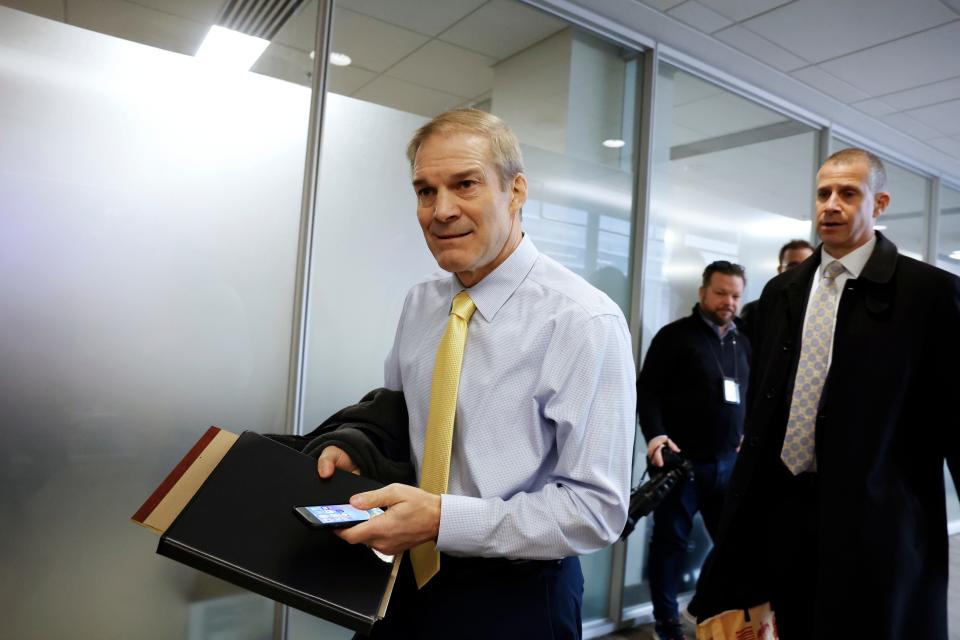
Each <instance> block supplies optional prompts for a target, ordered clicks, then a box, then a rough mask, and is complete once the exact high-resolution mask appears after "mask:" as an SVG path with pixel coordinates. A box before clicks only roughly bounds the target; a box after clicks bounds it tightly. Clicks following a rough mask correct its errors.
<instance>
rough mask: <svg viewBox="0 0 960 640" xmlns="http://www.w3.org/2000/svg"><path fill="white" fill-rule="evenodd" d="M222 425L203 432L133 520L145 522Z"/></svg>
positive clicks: (134, 515) (138, 510) (215, 435)
mask: <svg viewBox="0 0 960 640" xmlns="http://www.w3.org/2000/svg"><path fill="white" fill-rule="evenodd" d="M220 431H221V429H220V427H210V428H209V429H207V432H206V433H205V434H203V437H201V438H200V439H199V440H197V443H196V444H195V445H193V448H192V449H190V451H188V452H187V455H185V456H184V457H183V460H181V461H180V463H179V464H178V465H177V466H175V467H174V468H173V470H172V471H171V472H170V473H169V474H167V477H166V478H165V479H164V481H163V482H161V483H160V486H159V487H157V488H156V490H155V491H154V492H153V493H152V494H150V497H149V498H147V501H146V502H144V503H143V506H142V507H140V508H139V509H137V512H136V513H135V514H133V520H134V521H135V522H139V523H140V524H143V523H144V522H145V521H146V520H147V518H148V517H149V516H150V514H151V513H152V512H153V510H154V509H156V508H157V505H158V504H160V501H161V500H163V498H164V496H166V495H167V493H169V492H170V489H172V488H173V485H175V484H177V481H178V480H180V478H182V477H183V474H184V473H186V472H187V469H189V468H190V465H192V464H193V463H194V462H196V460H197V458H199V457H200V454H201V453H203V450H204V449H206V448H207V445H209V444H210V443H211V442H212V441H213V439H214V438H215V437H217V434H218V433H220Z"/></svg>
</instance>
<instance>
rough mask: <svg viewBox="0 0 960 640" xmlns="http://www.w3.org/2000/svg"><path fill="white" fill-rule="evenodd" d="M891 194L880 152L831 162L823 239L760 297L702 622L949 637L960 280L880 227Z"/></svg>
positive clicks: (958, 436)
mask: <svg viewBox="0 0 960 640" xmlns="http://www.w3.org/2000/svg"><path fill="white" fill-rule="evenodd" d="M885 182H886V176H885V171H884V168H883V164H882V163H881V162H880V160H879V159H878V158H876V157H875V156H873V155H872V154H870V153H868V152H866V151H863V150H859V149H845V150H843V151H840V152H838V153H836V154H834V155H833V156H831V157H830V158H829V159H828V160H827V162H826V163H825V164H824V165H823V167H822V168H821V169H820V171H819V173H818V174H817V195H816V203H817V213H816V225H817V233H818V234H819V236H820V238H821V240H822V245H821V246H820V247H818V249H817V251H816V252H814V254H813V255H812V256H811V257H810V258H809V259H807V260H806V261H805V262H804V263H803V264H802V265H801V266H799V267H797V268H796V269H793V270H791V271H788V272H786V273H783V274H781V275H780V276H777V277H776V278H775V279H773V280H772V281H771V282H770V283H769V284H768V285H767V286H766V287H765V289H764V291H763V294H762V296H761V298H760V304H759V307H758V309H757V318H756V320H757V323H756V334H755V338H754V360H753V362H752V366H751V380H750V391H749V399H748V414H747V421H746V425H745V439H744V443H743V446H742V448H741V451H740V455H739V458H738V461H737V464H736V467H735V469H734V472H733V477H732V479H731V483H730V490H729V491H730V492H729V494H728V499H727V503H726V506H725V509H724V515H723V518H722V523H721V528H720V540H719V542H718V544H717V546H716V547H715V548H714V550H713V552H712V554H711V557H710V558H709V559H708V561H707V563H706V565H705V567H704V570H703V572H702V574H701V577H700V582H699V584H698V589H697V594H696V596H695V598H694V600H693V601H692V602H691V604H690V606H689V611H690V612H691V613H692V614H693V615H695V616H697V618H698V620H700V621H702V620H704V619H705V618H708V617H710V616H712V615H715V614H717V613H719V612H721V611H724V610H728V609H736V608H744V607H749V606H753V605H757V604H760V603H763V602H771V603H772V605H773V609H774V611H775V614H776V616H777V625H778V627H779V631H780V638H781V639H782V640H811V639H830V638H870V639H871V640H883V639H888V638H889V639H891V640H893V639H904V638H923V639H924V640H946V638H947V620H946V593H947V570H948V569H947V567H948V562H947V560H948V547H947V532H946V514H945V498H944V478H943V461H944V458H946V460H947V462H948V463H949V466H950V470H951V472H952V473H953V477H954V481H955V482H956V481H957V480H960V477H958V476H960V424H958V422H960V418H958V413H957V409H956V407H957V400H956V397H955V396H956V394H957V391H958V389H957V386H958V385H957V382H958V379H960V377H958V375H957V367H958V363H960V279H958V278H957V277H956V276H953V275H951V274H949V273H947V272H945V271H942V270H940V269H937V268H935V267H932V266H930V265H927V264H924V263H922V262H919V261H917V260H913V259H911V258H908V257H906V256H903V255H899V254H898V253H897V248H896V246H895V245H894V244H893V243H892V242H891V241H890V240H888V239H887V238H885V237H884V236H883V235H882V234H880V233H878V232H874V229H873V227H874V222H875V221H876V219H877V217H878V216H879V215H880V214H881V213H882V212H883V211H884V209H885V208H886V207H887V205H888V203H889V201H890V196H889V194H888V193H886V192H885V190H884V188H885ZM837 261H839V262H840V263H841V264H842V267H843V268H839V265H835V266H834V267H831V264H830V263H833V262H837ZM824 275H826V276H827V277H826V278H824ZM818 289H824V292H821V293H819V294H818ZM827 291H835V292H836V295H835V298H834V301H833V302H832V303H830V302H827V303H824V300H825V299H826V298H825V296H826V293H825V292H827ZM831 306H832V315H831V312H830V307H831ZM825 310H826V311H825ZM824 322H827V324H828V325H832V331H828V332H827V339H826V341H825V342H824V341H823V340H821V339H820V338H817V337H816V329H817V328H818V327H819V328H823V326H824ZM831 347H832V348H831ZM822 351H825V355H826V358H825V362H822V363H820V362H818V361H817V358H816V357H815V356H816V354H817V353H819V352H822ZM817 372H822V373H823V374H824V375H823V376H818V375H817ZM818 387H819V388H818ZM811 398H812V400H811ZM806 405H809V414H808V415H805V414H804V409H805V406H806ZM804 417H806V418H807V420H804ZM805 429H807V430H808V433H807V434H805V433H804V430H805ZM785 442H786V444H785Z"/></svg>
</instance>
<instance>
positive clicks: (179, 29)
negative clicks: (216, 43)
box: [67, 0, 210, 56]
mask: <svg viewBox="0 0 960 640" xmlns="http://www.w3.org/2000/svg"><path fill="white" fill-rule="evenodd" d="M67 19H68V21H69V23H70V24H72V25H75V26H78V27H82V28H84V29H89V30H91V31H96V32H98V33H105V34H107V35H111V36H116V37H118V38H123V39H125V40H130V41H132V42H140V43H142V44H146V45H149V46H151V47H158V48H160V49H166V50H168V51H175V52H177V53H183V54H186V55H190V56H192V55H193V54H195V53H196V52H197V49H198V48H199V47H200V43H201V42H203V38H204V37H205V36H206V35H207V31H209V30H210V25H209V24H201V23H199V22H194V21H193V20H188V19H187V18H182V17H180V16H175V15H172V14H169V13H163V12H161V11H156V10H154V9H149V8H147V7H141V6H140V5H136V4H132V3H130V2H123V1H122V0H70V6H69V11H68V14H67Z"/></svg>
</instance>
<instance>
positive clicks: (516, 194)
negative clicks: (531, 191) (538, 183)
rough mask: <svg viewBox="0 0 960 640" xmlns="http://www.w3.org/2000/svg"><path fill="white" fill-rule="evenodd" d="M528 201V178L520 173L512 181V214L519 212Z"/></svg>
mask: <svg viewBox="0 0 960 640" xmlns="http://www.w3.org/2000/svg"><path fill="white" fill-rule="evenodd" d="M526 201H527V176H525V175H523V174H522V173H518V174H517V175H515V176H513V180H511V181H510V213H516V212H519V211H520V209H521V208H523V205H524V203H525V202H526Z"/></svg>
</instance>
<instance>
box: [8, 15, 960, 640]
mask: <svg viewBox="0 0 960 640" xmlns="http://www.w3.org/2000/svg"><path fill="white" fill-rule="evenodd" d="M227 4H228V3H227V2H225V1H224V0H200V1H198V2H191V3H183V2H176V3H158V2H154V1H152V0H151V1H144V2H137V3H134V2H125V1H123V0H113V1H112V2H111V3H90V2H73V1H69V2H63V3H60V2H53V3H50V2H24V1H22V0H0V5H11V6H14V7H15V8H17V9H26V10H28V11H32V12H34V13H36V14H37V15H28V14H26V13H23V12H21V11H15V10H12V9H8V8H4V7H3V6H0V87H2V93H3V96H4V99H3V100H0V244H2V248H3V250H2V251H0V267H2V268H0V294H2V297H3V299H4V300H9V301H13V304H7V305H0V308H2V312H0V317H2V318H3V321H4V322H3V324H2V329H0V362H2V364H0V409H2V415H3V416H4V423H3V428H2V429H0V460H2V464H0V480H2V483H3V490H2V491H0V519H2V521H3V522H4V524H5V527H4V534H3V536H0V563H2V564H3V566H4V569H5V570H4V572H3V573H2V576H0V602H3V603H4V610H5V611H6V612H8V613H7V615H6V616H5V617H4V619H3V621H2V622H0V636H2V637H7V636H9V637H17V638H20V637H60V636H67V635H71V636H80V637H137V638H158V639H159V638H164V639H166V638H180V637H182V638H189V639H191V640H194V639H196V640H200V639H213V638H224V639H226V638H244V639H261V638H263V639H265V638H272V637H278V636H277V635H275V634H276V633H277V629H278V628H280V627H282V625H280V626H277V625H275V608H274V604H273V602H272V601H269V600H267V599H264V598H260V597H258V596H254V595H252V594H250V593H248V592H245V591H243V590H240V589H237V588H234V587H232V586H230V585H227V584H225V583H223V582H220V581H218V580H215V579H213V578H209V577H207V576H205V575H204V574H200V573H197V572H194V571H192V570H189V569H186V568H185V567H182V566H180V565H178V564H176V563H174V562H172V561H170V560H167V559H165V558H160V557H158V556H156V555H155V554H154V552H153V551H154V549H155V546H156V537H155V536H154V535H153V534H151V533H149V532H147V531H145V530H141V529H140V528H138V527H135V526H134V525H132V524H130V523H129V521H128V519H129V516H130V514H131V513H133V511H134V510H135V509H136V508H137V507H138V506H139V504H140V502H141V501H142V500H143V499H144V498H145V497H146V495H147V494H148V493H149V491H150V490H151V489H152V488H153V487H154V486H156V484H157V483H158V482H159V481H160V480H161V479H162V477H163V476H164V474H165V473H166V472H167V471H168V470H169V469H170V467H171V466H172V465H173V464H174V463H175V462H176V461H177V460H178V459H179V458H180V457H181V456H182V455H183V453H184V452H185V451H186V450H187V449H188V448H189V446H190V445H191V444H192V443H193V442H194V441H195V439H196V438H197V437H198V435H199V434H200V432H202V431H203V430H204V429H205V427H206V426H208V425H210V424H219V425H221V426H223V427H226V428H233V429H236V430H242V429H246V428H249V429H253V430H258V431H262V432H279V431H283V430H284V429H285V428H287V426H288V425H289V424H291V419H290V417H289V416H287V415H286V405H287V397H288V379H289V378H288V375H289V371H290V367H291V358H290V355H289V354H290V344H291V341H292V340H295V339H297V336H292V335H291V327H292V326H296V324H295V323H294V321H293V315H294V312H293V309H294V299H295V295H296V287H297V277H296V270H297V261H298V259H300V258H302V256H301V257H300V258H298V254H297V248H298V244H300V243H301V242H305V240H304V239H303V238H300V237H299V235H298V234H299V233H300V230H299V229H300V222H301V221H300V215H301V206H302V203H301V194H302V190H303V189H302V187H303V174H304V166H305V163H304V157H305V151H306V150H307V149H306V147H307V125H308V121H309V119H310V118H311V116H312V117H316V114H310V113H309V106H310V100H311V97H312V96H311V92H310V89H309V86H310V83H311V81H312V69H313V58H314V56H315V52H314V43H315V35H316V33H315V29H316V26H315V25H316V24H317V3H316V1H309V0H307V1H294V2H290V3H287V5H286V6H288V7H292V8H293V10H292V11H290V12H289V14H288V15H286V16H285V18H284V19H283V20H282V21H281V22H280V23H279V24H278V25H277V30H276V31H275V32H274V33H272V35H271V36H270V37H269V38H268V40H269V41H270V42H269V46H267V48H266V50H265V51H264V52H263V53H262V54H261V56H260V57H259V59H257V61H256V62H255V63H254V64H253V67H252V69H251V71H250V72H246V71H236V72H231V71H225V70H212V69H210V68H208V67H206V66H204V65H202V64H201V63H200V62H199V61H197V60H196V59H195V58H194V57H193V55H194V53H196V51H197V49H198V47H199V45H200V43H201V42H202V40H203V39H204V36H205V34H206V33H207V31H208V30H209V28H210V26H211V25H212V24H214V23H217V22H219V21H221V20H222V19H223V18H224V15H223V9H224V7H225V6H227ZM273 4H274V5H276V4H277V3H273ZM65 23H66V24H65ZM330 48H331V51H332V54H331V55H330V57H329V60H330V62H331V66H329V67H328V76H327V86H326V89H327V94H326V106H325V110H326V111H325V121H324V127H323V141H324V143H323V148H322V158H321V164H320V170H319V175H318V176H317V180H318V194H317V199H316V201H317V206H316V211H315V212H314V215H315V227H314V228H315V229H316V232H315V238H314V242H313V245H312V246H311V247H310V251H311V254H310V262H311V264H312V272H311V277H310V278H309V288H308V289H307V291H306V294H307V295H308V298H309V321H308V326H307V327H306V328H305V333H306V335H305V340H306V362H305V365H304V368H303V388H304V389H305V394H304V406H303V407H302V414H303V421H302V422H303V423H302V425H300V426H302V428H303V429H304V430H308V429H310V428H312V427H313V426H314V425H316V424H318V423H319V422H320V421H322V420H323V419H324V418H326V417H327V416H328V415H329V414H330V413H332V412H333V411H335V410H337V409H339V408H340V407H342V406H344V405H345V404H350V403H352V402H355V401H356V400H357V399H358V398H359V397H360V395H362V394H363V393H364V392H366V391H368V390H370V389H372V388H374V387H377V386H379V385H380V384H382V375H383V373H382V362H383V358H384V356H385V354H386V351H387V349H388V348H389V346H390V343H391V341H392V338H393V330H394V328H395V325H396V320H397V317H398V316H399V313H400V305H401V304H402V300H403V298H404V294H405V292H406V290H407V289H408V287H409V286H410V285H411V284H412V283H414V282H416V281H417V280H418V279H419V278H420V277H421V276H423V275H424V274H426V273H430V272H432V271H435V269H436V265H435V263H434V261H433V259H432V257H431V256H430V254H429V252H428V251H427V250H426V248H425V245H424V242H423V238H422V235H421V233H420V230H419V228H418V226H417V224H416V221H415V209H414V207H415V203H414V197H413V193H412V189H411V188H410V186H409V184H408V177H409V167H408V165H407V162H406V159H405V157H404V149H405V145H406V142H407V140H408V138H409V135H410V134H411V132H412V131H413V130H414V129H415V128H416V127H417V126H419V125H420V124H422V123H423V122H425V121H426V120H427V119H428V118H430V117H431V116H433V115H435V114H437V113H439V112H441V111H443V110H445V109H448V108H451V107H457V106H475V107H477V108H481V109H486V110H489V111H491V112H493V113H495V114H497V115H500V116H502V117H503V118H504V119H505V120H506V121H507V122H508V123H509V124H511V125H512V126H513V127H514V129H515V130H516V132H517V133H518V136H519V137H520V140H521V143H522V146H523V151H524V154H525V159H526V163H527V174H528V177H529V178H530V184H531V190H530V199H529V201H528V203H527V206H526V207H525V209H524V213H523V215H524V228H525V229H526V231H527V232H528V233H529V234H530V235H531V237H532V238H533V239H534V241H535V242H536V243H537V246H538V247H539V248H540V250H542V251H544V252H546V253H548V254H549V255H551V256H553V257H554V258H556V259H557V260H559V261H560V262H562V263H563V264H565V265H567V266H568V267H569V268H571V269H573V270H574V271H576V272H577V273H580V274H581V275H583V276H584V277H586V278H588V279H589V280H591V281H592V282H593V283H594V284H595V285H596V286H598V287H599V288H601V289H603V290H604V291H606V292H607V293H608V294H609V295H610V296H611V297H612V298H613V299H614V300H615V301H617V302H618V304H620V305H621V307H622V308H623V309H624V312H625V314H626V315H627V316H628V318H630V317H632V318H633V319H634V326H639V327H640V330H639V332H638V333H639V334H638V335H637V336H636V340H637V343H638V344H639V354H638V358H641V361H642V355H643V353H644V352H645V349H646V346H647V345H648V344H649V342H650V339H651V338H652V337H653V335H654V334H655V333H656V331H657V330H658V329H659V328H660V327H661V326H663V325H664V324H666V323H667V322H670V321H672V320H674V319H676V318H678V317H680V316H682V315H685V314H687V313H689V312H690V308H691V307H692V306H693V304H694V302H695V300H696V290H697V288H698V286H699V276H700V272H701V270H702V269H703V267H704V265H705V264H706V263H708V262H710V261H712V260H714V259H721V258H722V259H728V260H734V261H737V262H740V263H741V264H743V265H744V266H745V267H746V269H747V280H748V282H747V288H746V294H745V297H744V298H745V299H744V302H746V301H749V300H752V299H755V298H756V297H757V296H758V295H759V292H760V290H761V289H762V287H763V285H764V284H765V282H766V281H767V279H768V278H770V277H772V276H773V275H774V273H775V271H776V266H777V250H778V249H779V247H780V246H781V245H782V244H783V243H784V242H785V241H786V240H789V239H793V238H808V239H810V238H811V234H812V226H811V212H812V211H813V197H812V194H813V183H814V174H815V171H816V168H817V158H818V157H819V150H818V140H819V138H820V136H821V134H822V133H823V130H820V129H816V130H815V129H812V128H810V127H809V126H807V125H805V124H803V123H800V122H797V121H795V120H793V119H791V118H789V117H787V116H785V115H783V114H781V113H778V112H776V111H773V110H771V109H768V108H766V107H763V106H760V105H759V104H757V103H756V102H754V101H752V100H751V99H748V98H746V97H744V95H742V94H738V93H735V92H733V91H731V90H729V89H728V88H725V87H723V86H720V85H718V84H715V83H712V82H710V81H707V80H705V79H703V78H702V77H700V76H699V75H698V73H697V72H695V71H694V70H693V68H692V67H689V66H684V67H683V68H680V67H677V66H673V65H671V64H670V63H669V61H668V62H663V63H661V64H660V65H659V68H658V69H657V71H656V79H655V85H656V88H655V92H654V93H652V94H651V95H649V96H647V95H644V94H643V93H642V92H641V91H640V90H639V87H640V80H641V79H642V78H641V77H640V75H641V73H640V67H641V66H642V65H641V64H640V63H641V62H642V61H643V58H642V54H639V53H638V52H637V51H635V50H634V49H631V48H629V47H624V46H621V45H618V44H613V43H611V42H609V41H607V40H605V39H603V38H601V37H599V36H598V35H596V34H592V33H588V32H587V31H585V30H582V29H579V28H577V27H573V26H571V25H570V24H568V23H567V22H564V21H563V20H560V19H558V18H555V17H552V16H549V15H547V14H545V13H542V12H540V11H538V10H535V9H532V8H531V7H529V6H527V5H525V4H523V3H522V2H519V1H517V2H512V1H500V0H491V1H488V0H457V1H456V2H444V1H440V0H433V1H430V2H426V1H418V2H383V1H378V0H338V1H337V2H336V5H335V11H334V23H333V29H332V43H331V47H330ZM333 53H335V54H340V55H333ZM646 80H648V81H649V80H650V79H649V78H647V79H646ZM648 84H649V82H648ZM648 100H655V102H654V103H653V104H652V105H651V108H652V112H653V118H652V122H653V127H652V131H649V132H647V131H639V130H638V128H637V126H636V123H637V122H639V118H637V112H638V110H639V109H640V106H641V105H642V104H644V102H645V101H648ZM648 137H649V138H650V142H651V145H652V146H651V149H652V160H651V162H650V163H649V166H646V167H638V166H637V162H636V157H637V154H636V152H635V147H636V148H639V145H640V143H641V141H642V144H643V145H646V144H647V141H648ZM824 137H825V136H824ZM605 141H606V142H608V144H607V145H605V144H604V142H605ZM830 143H831V144H830V146H831V148H832V150H836V149H838V148H840V147H841V146H848V145H846V144H844V143H843V142H842V141H840V140H837V139H831V141H830ZM896 160H898V159H887V162H888V170H889V173H890V191H891V193H892V195H893V201H892V204H891V208H890V210H888V212H887V213H886V214H885V216H884V217H883V218H882V219H881V221H880V224H881V225H885V226H886V229H885V230H884V232H885V233H887V234H888V235H889V236H890V237H891V239H893V240H894V241H895V242H896V243H897V245H898V246H899V248H900V250H901V251H902V252H903V253H905V254H907V255H912V256H915V257H922V256H923V254H924V247H925V246H927V240H926V234H927V233H928V232H927V229H928V228H929V224H928V221H929V220H931V219H932V218H931V216H933V215H937V216H938V218H937V220H936V221H937V225H935V226H936V227H937V228H938V235H937V237H936V242H935V244H934V246H936V247H938V250H937V251H936V255H935V256H927V259H929V260H930V261H931V262H935V263H936V264H937V265H938V266H940V267H942V268H944V269H947V270H950V271H953V272H954V273H960V222H957V221H958V220H960V189H958V188H957V185H956V184H943V185H942V186H941V188H940V191H939V193H938V196H939V197H938V198H929V196H928V192H929V190H930V189H931V184H935V183H931V180H930V178H929V176H925V175H922V174H920V173H917V172H915V171H913V170H910V169H907V168H906V165H907V164H909V162H908V161H907V160H906V159H901V160H903V162H897V161H896ZM647 173H649V176H647ZM647 177H649V183H650V185H651V188H650V194H649V202H637V201H636V200H635V196H634V193H635V188H634V185H636V184H642V183H643V182H644V180H645V179H646V178H647ZM931 201H933V202H939V210H938V211H930V210H929V208H930V207H929V203H930V202H931ZM638 212H644V215H642V216H640V214H639V213H638ZM637 220H643V224H642V225H639V226H638V225H637V223H636V221H637ZM640 246H643V247H645V251H644V254H643V255H640V256H634V255H633V251H634V249H633V248H634V247H640ZM632 264H642V265H643V269H642V271H643V273H642V274H641V273H640V272H633V271H632V270H631V268H630V265H632ZM640 278H642V279H643V282H642V286H639V284H640V283H639V282H638V280H639V279H640ZM635 285H637V286H635ZM631 291H642V292H643V294H642V299H640V298H639V297H638V298H633V299H631V295H630V292H631ZM644 451H645V446H644V443H643V440H642V438H638V441H637V453H636V460H637V464H636V468H635V478H634V484H637V483H639V482H640V480H641V474H642V472H643V470H644V468H643V467H644V458H643V452H644ZM948 496H949V497H948V517H949V518H950V520H951V522H952V525H951V526H952V527H953V530H954V531H956V530H958V529H960V503H958V501H957V498H956V491H955V489H952V487H951V486H950V483H949V478H948ZM52 505H53V506H55V507H56V508H54V507H53V506H52ZM65 523H66V524H65ZM648 524H649V523H647V522H646V521H641V522H640V525H639V526H638V527H637V530H636V531H635V533H634V534H633V535H632V536H631V538H630V540H629V542H628V544H627V549H626V552H625V553H622V549H618V550H617V552H616V553H614V552H612V551H611V550H609V549H608V550H605V551H603V552H600V553H596V554H593V555H591V556H588V557H586V558H584V572H585V575H586V594H585V601H584V619H585V622H586V624H585V631H586V636H587V637H592V636H596V635H598V634H599V633H601V632H602V631H603V630H604V629H611V628H613V627H615V626H617V625H620V624H624V623H627V622H636V621H638V620H649V619H650V612H649V605H648V604H647V602H648V596H649V589H648V588H647V583H646V579H645V575H644V573H645V564H646V550H647V543H648V536H649V527H648ZM708 546H709V540H708V539H707V537H706V534H705V532H704V531H703V529H702V527H698V528H697V530H696V532H695V534H694V537H693V541H692V549H691V553H690V561H689V566H688V570H687V573H686V576H685V578H684V579H685V584H686V586H687V587H692V586H693V584H694V583H695V580H696V577H697V574H698V571H699V563H700V561H701V560H702V558H703V556H704V555H705V553H706V551H707V549H708ZM621 577H622V579H621ZM91 585H96V588H91ZM50 603H55V606H54V607H52V608H51V606H50ZM621 603H622V605H623V608H622V610H621V608H619V606H618V605H620V604H621ZM286 628H287V637H290V638H294V639H299V638H313V637H318V638H348V637H350V633H349V632H347V631H345V630H344V629H341V628H338V627H335V626H333V625H329V624H326V623H323V622H322V621H319V620H318V619H316V618H313V617H311V616H307V615H303V614H300V613H299V612H296V611H292V610H291V612H290V615H289V619H288V624H287V626H286Z"/></svg>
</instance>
